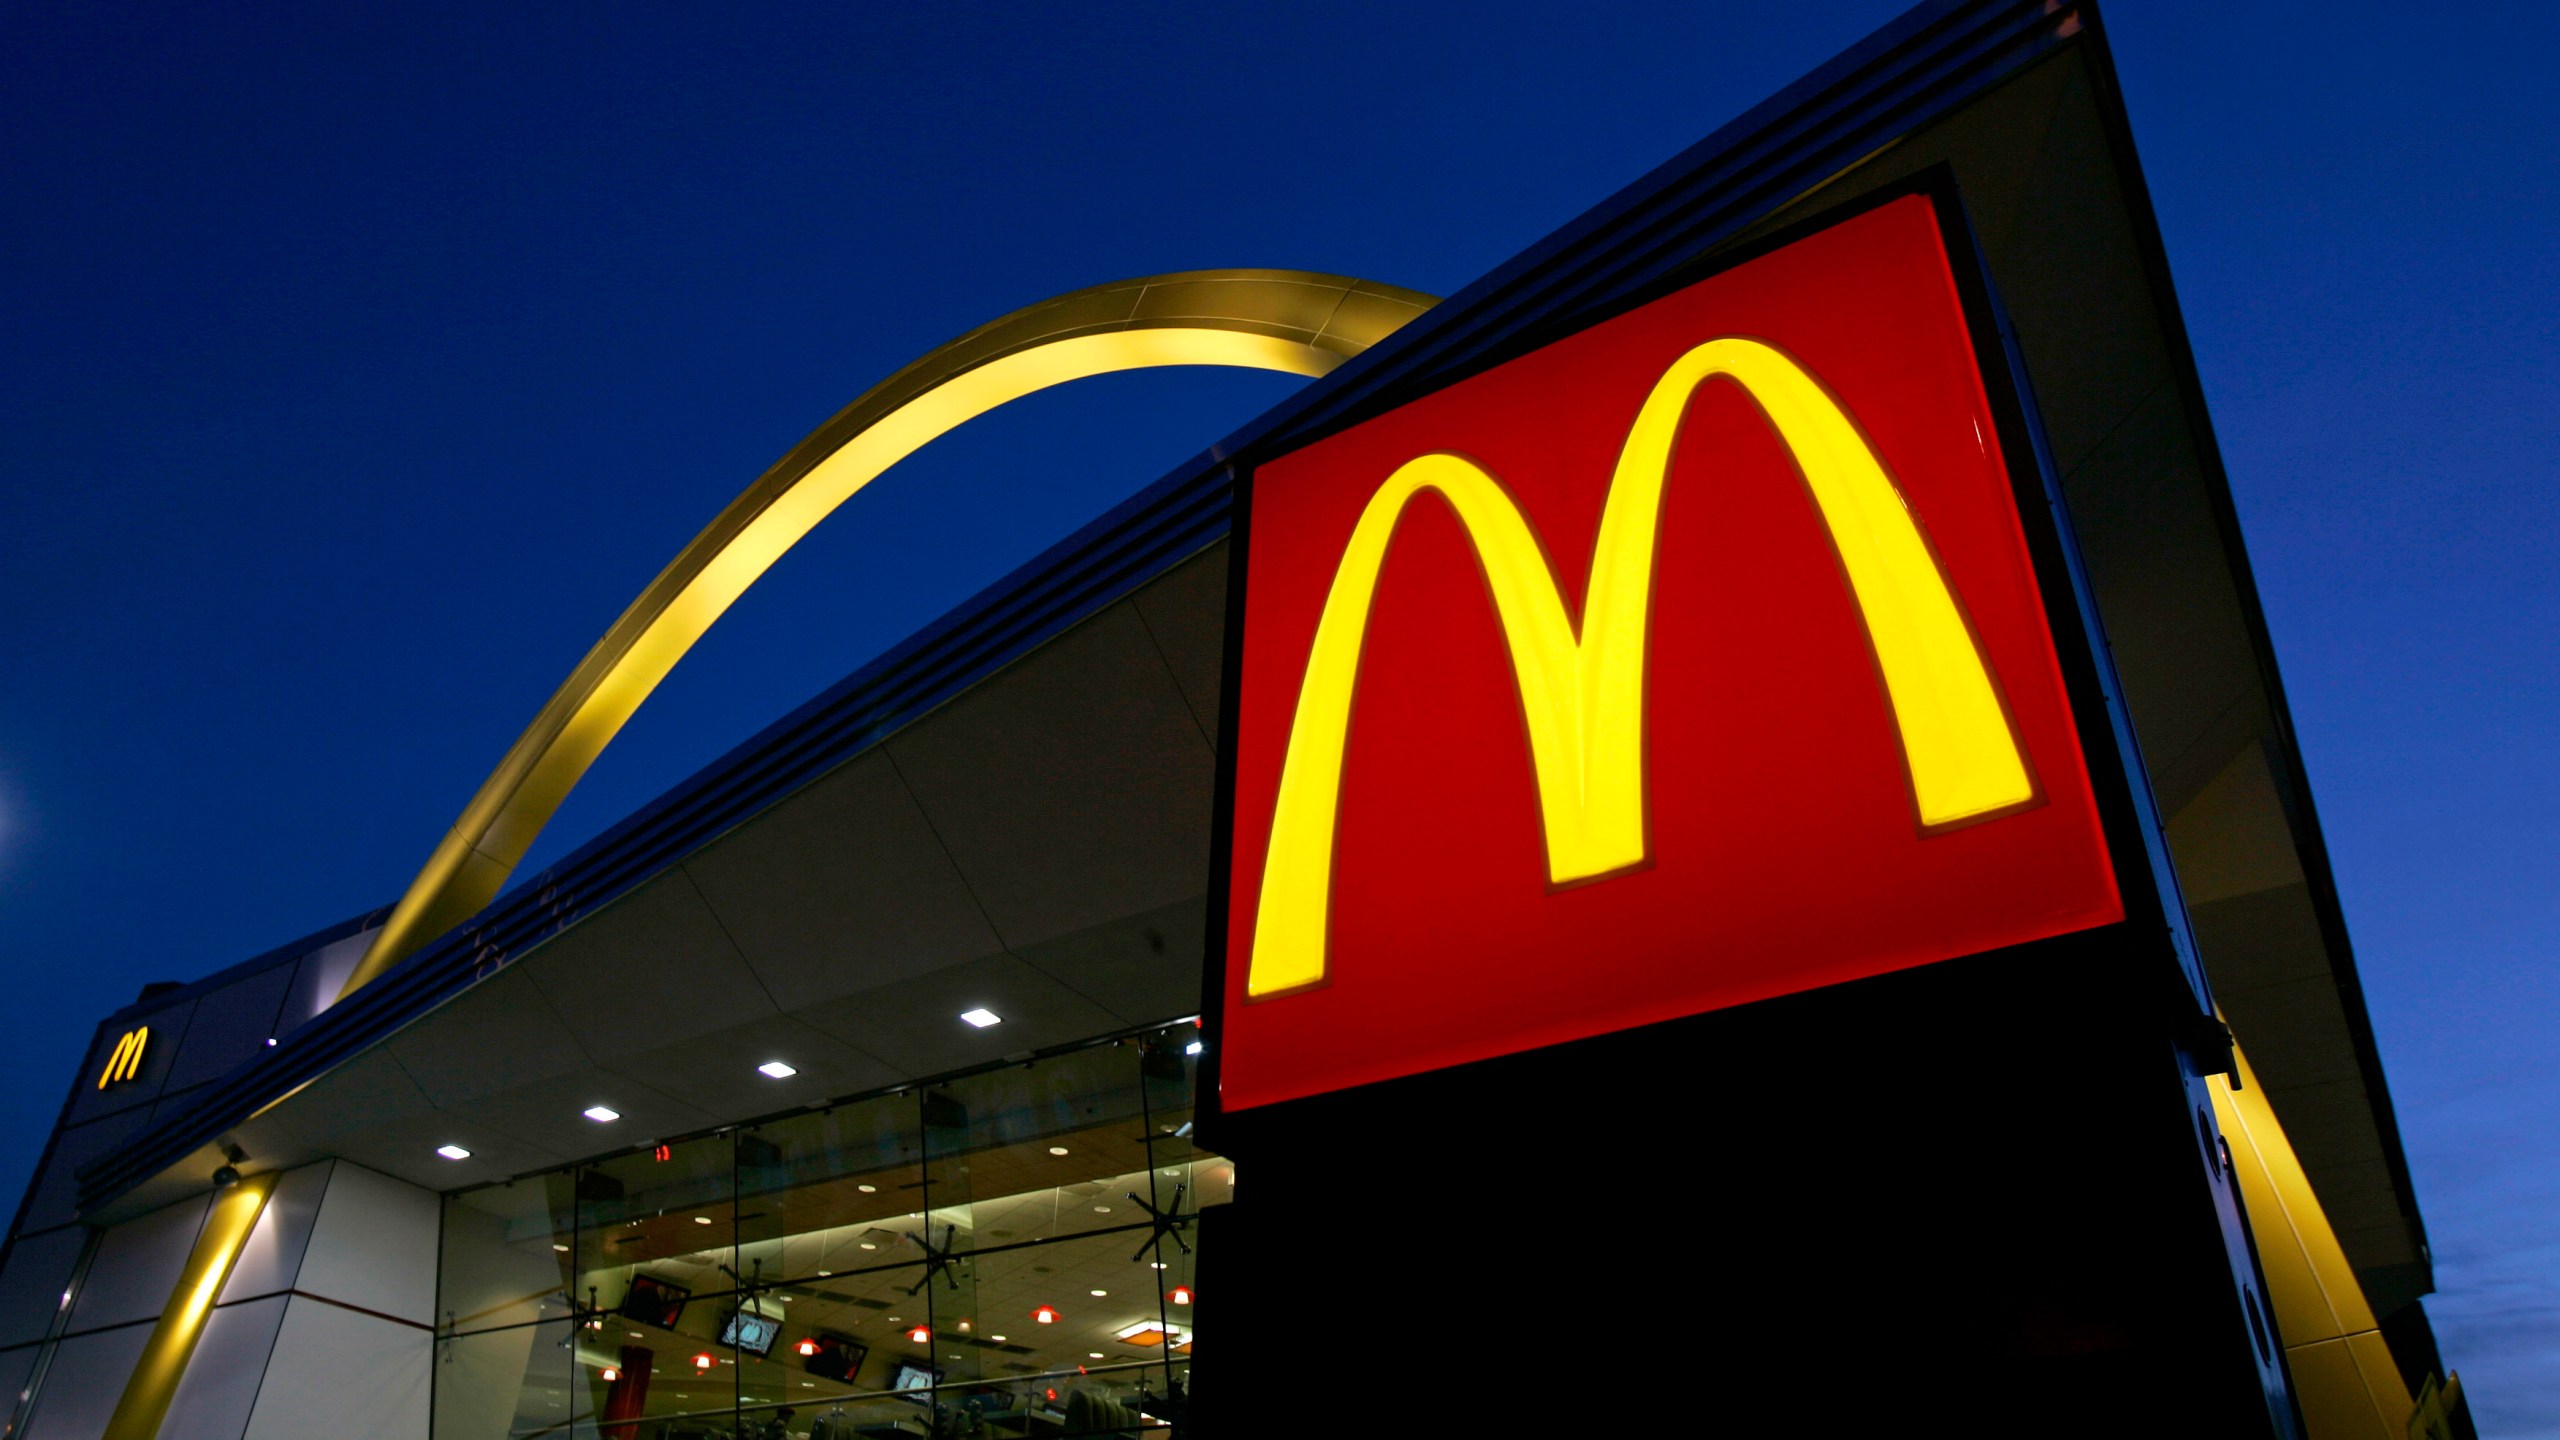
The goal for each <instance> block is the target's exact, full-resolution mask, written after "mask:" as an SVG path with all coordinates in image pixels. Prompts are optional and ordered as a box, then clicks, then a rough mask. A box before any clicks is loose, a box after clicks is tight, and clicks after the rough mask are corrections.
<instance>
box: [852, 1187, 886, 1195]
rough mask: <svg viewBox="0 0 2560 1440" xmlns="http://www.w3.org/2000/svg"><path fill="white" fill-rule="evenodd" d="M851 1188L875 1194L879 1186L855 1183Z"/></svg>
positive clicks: (877, 1192)
mask: <svg viewBox="0 0 2560 1440" xmlns="http://www.w3.org/2000/svg"><path fill="white" fill-rule="evenodd" d="M853 1188H854V1189H856V1190H859V1191H861V1192H862V1193H863V1194H865V1195H877V1194H879V1193H880V1187H879V1186H877V1185H856V1186H854V1187H853Z"/></svg>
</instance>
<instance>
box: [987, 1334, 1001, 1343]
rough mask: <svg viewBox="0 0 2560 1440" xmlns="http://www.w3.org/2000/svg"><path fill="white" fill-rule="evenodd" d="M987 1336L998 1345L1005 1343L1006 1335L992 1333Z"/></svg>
mask: <svg viewBox="0 0 2560 1440" xmlns="http://www.w3.org/2000/svg"><path fill="white" fill-rule="evenodd" d="M987 1338H988V1339H989V1340H992V1341H994V1342H995V1343H996V1344H998V1345H1001V1344H1003V1343H1004V1337H1003V1336H1001V1335H990V1336H988V1337H987Z"/></svg>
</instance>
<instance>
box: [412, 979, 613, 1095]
mask: <svg viewBox="0 0 2560 1440" xmlns="http://www.w3.org/2000/svg"><path fill="white" fill-rule="evenodd" d="M390 1048H391V1053H392V1054H393V1055H394V1056H396V1057H397V1058H398V1059H399V1061H400V1068H401V1069H402V1070H404V1071H406V1072H407V1073H408V1075H409V1078H410V1079H411V1080H414V1081H416V1082H417V1085H418V1088H419V1089H420V1090H421V1091H423V1092H425V1094H426V1097H427V1098H428V1099H429V1100H430V1101H432V1102H434V1103H435V1104H436V1105H438V1106H444V1105H453V1104H458V1103H460V1102H462V1101H465V1100H476V1099H478V1098H479V1097H481V1096H483V1095H494V1094H496V1093H497V1092H499V1091H501V1090H512V1089H515V1088H516V1087H518V1086H521V1085H531V1084H534V1083H536V1082H538V1081H542V1080H549V1079H554V1078H557V1077H559V1076H562V1075H568V1074H571V1073H574V1072H576V1071H579V1070H583V1069H585V1068H587V1066H588V1063H589V1062H588V1059H587V1053H586V1051H584V1050H582V1049H580V1048H579V1046H578V1042H577V1039H576V1037H575V1036H573V1035H571V1034H570V1033H569V1027H568V1026H567V1025H565V1024H563V1023H561V1020H560V1016H559V1013H558V1012H557V1011H554V1010H553V1009H552V1008H551V1002H550V1001H548V1000H546V999H544V998H543V995H542V992H541V991H540V990H538V989H536V988H534V984H533V981H532V980H531V979H530V978H528V977H527V976H526V975H525V974H524V972H523V971H521V970H517V969H508V970H505V971H502V972H500V973H499V974H497V975H493V976H491V977H490V978H489V979H487V980H484V981H482V982H481V983H480V984H478V985H476V986H473V987H472V988H471V989H469V990H467V991H465V992H463V994H462V995H461V997H460V998H458V999H456V1000H455V1001H454V1002H453V1003H452V1004H450V1005H447V1006H445V1007H444V1008H443V1009H441V1010H438V1011H436V1012H435V1013H434V1014H432V1015H430V1016H428V1017H427V1018H426V1019H425V1020H423V1021H420V1022H419V1023H417V1024H415V1025H412V1026H410V1027H409V1028H408V1029H407V1030H406V1031H403V1032H402V1033H401V1034H400V1035H399V1036H398V1037H396V1038H395V1039H393V1040H392V1041H391V1045H390Z"/></svg>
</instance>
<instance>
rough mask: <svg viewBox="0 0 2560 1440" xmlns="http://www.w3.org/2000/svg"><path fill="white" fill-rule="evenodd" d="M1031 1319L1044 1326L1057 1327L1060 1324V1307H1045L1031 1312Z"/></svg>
mask: <svg viewBox="0 0 2560 1440" xmlns="http://www.w3.org/2000/svg"><path fill="white" fill-rule="evenodd" d="M1031 1318H1032V1319H1034V1320H1037V1321H1039V1322H1040V1323H1041V1324H1043V1325H1055V1324H1057V1323H1058V1307H1057V1306H1055V1305H1043V1306H1041V1307H1040V1308H1039V1309H1037V1310H1034V1311H1032V1312H1031Z"/></svg>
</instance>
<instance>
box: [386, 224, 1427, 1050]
mask: <svg viewBox="0 0 2560 1440" xmlns="http://www.w3.org/2000/svg"><path fill="white" fill-rule="evenodd" d="M1435 303H1437V302H1436V301H1435V300H1434V299H1433V298H1432V297H1430V296H1428V295H1422V294H1418V293H1416V292H1414V291H1410V290H1401V289H1397V288H1396V287H1394V286H1388V285H1376V284H1372V283H1369V282H1366V281H1360V280H1349V279H1344V278H1342V277H1340V276H1333V275H1317V274H1310V273H1307V272H1304V271H1295V270H1204V271H1191V272H1185V273H1182V274H1177V275H1159V276H1155V277H1153V278H1150V279H1145V280H1133V281H1126V282H1122V283H1119V284H1114V285H1101V286H1096V287H1094V288H1092V289H1090V290H1079V291H1076V292H1074V293H1072V294H1069V295H1062V296H1059V297H1058V298H1056V299H1054V300H1045V301H1042V302H1041V303H1039V304H1037V305H1033V306H1029V307H1027V308H1025V309H1022V310H1018V311H1015V312H1014V313H1013V314H1011V315H1007V316H1005V317H1004V318H1002V319H1000V320H996V321H993V322H991V323H989V324H987V325H983V326H980V327H979V328H978V329H976V330H973V331H970V332H969V333H968V334H966V335H963V336H961V337H960V338H958V339H956V340H953V341H951V342H950V343H948V344H946V345H943V346H940V347H938V348H936V349H935V350H933V351H931V352H930V353H928V354H926V355H925V356H924V357H923V358H921V359H919V360H917V361H915V362H914V363H913V364H910V365H908V366H906V367H905V368H903V369H901V370H900V371H898V373H897V374H895V375H892V376H890V377H889V378H888V379H887V380H884V381H882V382H881V383H880V384H879V385H876V386H874V387H873V388H872V389H871V390H869V391H867V392H865V393H864V394H863V395H862V397H861V398H859V399H857V400H855V401H854V403H853V404H851V405H849V406H847V407H846V408H845V409H844V411H843V412H842V413H840V414H838V415H837V416H836V417H835V418H834V419H832V420H830V421H828V422H827V423H826V424H825V425H823V426H820V427H819V429H818V430H817V432H816V433H814V434H812V435H811V436H810V437H809V438H808V439H806V440H804V441H802V442H801V443H800V444H799V445H798V446H796V447H794V448H793V449H792V451H791V453H790V454H789V455H786V456H784V457H783V459H782V460H781V461H780V462H779V463H777V464H776V465H775V466H774V467H773V469H771V470H769V471H767V472H766V473H765V475H764V477H763V478H762V479H759V480H758V481H757V482H756V483H755V484H754V485H753V486H750V487H749V488H748V490H747V492H746V493H745V494H743V495H741V496H739V497H738V498H737V499H736V500H735V501H733V502H732V503H731V504H730V505H729V507H728V508H727V509H725V510H723V511H722V512H721V513H720V515H719V516H718V517H717V518H716V519H714V520H713V521H712V522H711V524H710V525H709V526H708V527H707V528H705V529H704V530H703V532H702V533H701V534H700V535H698V536H696V537H695V538H694V540H693V543H692V544H690V545H688V546H686V547H685V549H684V552H683V553H682V554H680V555H678V556H677V557H676V559H675V561H674V563H672V564H670V565H669V566H668V567H667V568H666V570H665V571H664V572H662V573H661V574H660V575H659V576H658V578H657V579H656V580H654V581H652V582H651V583H650V585H649V588H648V589H647V590H645V591H643V592H641V595H640V598H639V599H638V600H636V601H634V602H632V605H631V608H630V609H629V610H626V611H624V612H623V614H622V617H621V618H620V619H619V620H616V621H615V622H614V625H613V628H612V629H611V630H608V631H607V632H606V633H605V636H604V638H603V639H602V640H599V641H598V642H596V646H595V648H594V649H593V650H591V651H589V652H588V653H587V656H586V658H585V659H584V660H582V661H580V662H579V664H578V667H577V669H575V670H573V671H572V672H570V675H569V678H568V679H567V680H566V681H565V682H563V683H562V685H561V686H560V689H559V691H558V692H557V693H555V694H554V695H553V696H552V697H551V700H550V702H549V703H548V704H546V705H544V706H543V708H542V712H541V713H540V714H539V715H537V716H535V717H534V721H533V724H532V725H530V726H528V727H527V728H526V730H525V732H524V734H523V735H522V736H521V737H520V738H518V739H517V741H516V742H515V745H514V746H513V747H512V748H510V749H509V750H508V752H507V754H506V758H505V759H503V760H502V761H500V762H499V765H498V768H497V770H496V771H495V772H493V773H492V774H491V775H490V776H489V778H488V780H487V781H485V782H484V783H483V784H482V785H481V787H480V790H479V793H478V794H476V795H474V796H473V797H472V799H471V803H470V804H469V805H468V806H466V807H465V808H464V810H463V812H462V818H461V819H459V820H457V821H455V822H454V825H453V828H452V829H451V830H450V831H448V832H447V833H446V835H445V837H444V839H443V841H442V842H441V843H440V844H438V845H437V847H436V850H435V853H434V854H433V855H432V856H431V857H429V859H428V861H427V864H426V867H425V868H424V869H423V870H421V871H420V872H419V873H418V877H417V879H415V880H413V881H412V882H410V885H409V889H408V891H407V893H405V894H403V895H402V896H401V897H400V902H399V904H398V905H396V906H395V907H393V909H392V912H391V917H390V919H389V920H388V921H386V922H385V923H384V925H383V928H382V930H381V931H380V932H379V933H378V934H376V935H375V936H374V939H373V942H372V944H371V945H370V946H369V947H368V948H367V949H366V951H365V955H364V958H363V959H362V960H361V961H359V962H358V963H357V965H356V968H355V970H354V972H353V973H352V974H350V975H349V976H348V977H347V982H346V984H345V986H344V987H342V988H341V989H340V990H339V992H338V998H340V999H344V998H345V997H346V996H348V995H352V994H354V993H355V992H356V991H358V990H360V989H362V988H364V986H366V985H367V984H370V983H371V982H372V981H373V980H374V978H375V977H377V976H379V975H380V974H382V972H383V971H385V970H388V969H389V968H391V966H393V965H394V964H397V963H398V962H399V961H400V960H401V959H403V958H405V957H406V956H408V955H410V954H411V953H413V952H415V951H416V950H417V949H418V948H419V947H420V946H422V945H424V944H426V943H427V942H428V941H430V940H433V939H434V938H436V937H437V936H438V935H441V934H443V933H444V932H445V931H446V930H449V929H451V928H452V927H453V926H455V925H457V924H459V923H461V922H462V921H463V920H464V919H466V918H468V917H469V916H471V915H473V914H474V913H476V912H478V911H479V910H480V909H481V907H483V906H485V905H487V904H488V903H489V902H490V901H491V900H494V899H496V898H497V895H498V891H499V890H500V889H501V888H503V887H504V886H505V884H506V881H507V877H508V876H509V875H511V874H513V873H514V871H515V867H516V863H517V862H518V861H520V860H522V859H523V858H524V854H525V851H526V850H527V849H529V848H530V847H531V846H532V844H533V841H534V837H535V836H537V835H539V834H540V833H541V832H542V827H543V826H544V825H545V824H547V823H548V822H549V821H550V819H551V816H552V815H553V813H554V812H556V811H557V810H558V809H559V808H560V804H561V802H562V801H563V800H565V799H567V798H568V795H569V791H570V789H571V788H572V787H574V786H575V785H576V784H577V783H578V781H579V779H580V777H582V776H584V775H585V774H586V771H587V767H588V766H589V765H591V764H593V763H594V762H595V758H596V757H597V756H598V755H599V754H601V753H603V750H604V748H605V746H606V745H608V744H610V743H611V742H612V740H613V737H614V735H615V734H616V733H617V732H619V731H620V730H621V729H622V726H623V723H624V722H625V721H627V720H629V719H630V718H631V715H632V713H633V712H634V711H636V710H638V709H639V707H640V702H642V701H643V700H646V699H647V698H648V697H649V693H650V692H651V691H652V690H654V689H656V688H657V686H658V682H659V681H661V680H663V679H665V678H666V676H667V673H668V672H669V671H671V670H673V669H674V668H675V665H676V662H677V661H679V660H681V659H683V658H684V655H685V652H686V651H687V650H689V649H691V648H692V646H693V643H694V641H696V640H698V639H700V638H701V637H702V633H703V632H704V631H705V630H708V629H709V628H710V627H711V624H712V622H713V621H715V620H717V619H719V618H720V616H721V615H722V614H723V613H725V612H726V611H727V610H728V608H729V606H730V605H731V604H732V603H733V602H735V601H736V600H737V598H738V597H739V596H740V595H741V594H744V593H745V591H746V589H747V587H748V586H750V585H753V584H754V583H755V582H756V580H757V578H758V577H760V576H761V575H763V574H764V572H765V570H766V568H767V567H768V566H770V565H772V564H773V562H774V561H776V560H778V559H780V558H781V557H782V555H783V553H784V552H785V551H787V550H789V549H790V548H791V547H792V546H793V545H794V544H796V543H798V542H799V540H800V537H802V536H804V535H806V534H808V533H809V531H810V530H811V529H812V528H814V527H815V526H816V525H817V523H818V522H819V521H821V520H823V519H825V518H826V517H827V516H828V515H829V514H830V513H831V512H833V511H834V510H835V508H836V507H837V506H839V505H841V504H843V503H844V502H845V501H846V500H847V499H849V498H851V497H852V496H853V494H854V493H855V492H856V491H859V490H860V489H861V488H862V487H863V486H865V485H867V484H869V483H871V481H872V480H873V479H875V478H877V477H878V476H879V475H880V474H881V472H883V471H885V470H887V469H888V468H889V467H890V466H892V465H895V464H896V463H897V462H898V461H900V460H903V459H905V458H906V457H907V456H908V455H911V454H913V453H915V451H916V450H918V449H919V448H921V447H923V446H924V445H926V444H928V443H930V442H931V441H933V440H934V439H935V438H937V437H938V436H941V435H943V434H945V433H947V432H949V431H950V430H951V429H953V428H954V427H956V426H958V425H961V424H963V423H965V422H966V421H969V420H971V419H974V418H975V417H977V416H980V415H983V414H985V413H986V412H988V411H989V410H993V409H995V408H996V407H997V406H999V405H1003V404H1005V403H1007V402H1008V401H1012V400H1017V399H1020V398H1021V397H1023V396H1025V395H1029V394H1032V393H1034V392H1035V391H1040V390H1045V389H1048V388H1049V387H1051V386H1054V385H1063V384H1065V383H1067V382H1068V381H1070V380H1078V379H1083V378H1085V377H1087V376H1091V375H1107V374H1112V373H1114V372H1117V371H1123V370H1140V369H1148V368H1153V367H1157V366H1165V365H1229V366H1242V367H1245V368H1248V369H1256V370H1276V371H1280V372H1282V373H1285V374H1292V375H1306V376H1317V375H1322V374H1325V373H1326V372H1327V371H1329V370H1331V369H1332V368H1333V367H1334V366H1336V365H1339V364H1340V363H1342V361H1343V360H1345V359H1347V358H1349V357H1350V356H1353V355H1357V354H1359V353H1360V352H1361V351H1362V350H1365V349H1367V348H1368V347H1369V346H1371V345H1373V344H1375V343H1377V342H1378V341H1379V340H1381V339H1384V338H1385V337H1386V336H1388V335H1389V334H1392V333H1394V331H1395V330H1397V329H1398V328H1399V327H1401V326H1402V325H1403V324H1404V323H1405V322H1406V321H1408V320H1410V319H1412V318H1413V317H1414V316H1416V315H1419V314H1421V313H1422V312H1423V311H1424V310H1426V309H1428V308H1429V307H1430V306H1432V305H1433V304H1435Z"/></svg>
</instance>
